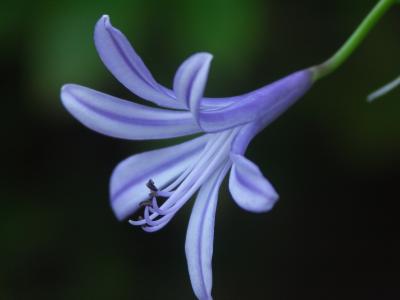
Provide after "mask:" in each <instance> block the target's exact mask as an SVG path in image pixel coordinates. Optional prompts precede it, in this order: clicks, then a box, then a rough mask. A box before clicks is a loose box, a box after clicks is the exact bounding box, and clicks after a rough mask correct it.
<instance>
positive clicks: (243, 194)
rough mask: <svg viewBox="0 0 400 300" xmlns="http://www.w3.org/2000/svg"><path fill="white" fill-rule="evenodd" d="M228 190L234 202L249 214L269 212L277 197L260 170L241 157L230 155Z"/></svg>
mask: <svg viewBox="0 0 400 300" xmlns="http://www.w3.org/2000/svg"><path fill="white" fill-rule="evenodd" d="M231 159H232V161H233V166H232V169H231V174H230V176H229V190H230V192H231V195H232V197H233V199H234V200H235V202H236V203H237V204H238V205H239V206H240V207H241V208H243V209H245V210H248V211H251V212H257V213H259V212H266V211H268V210H270V209H271V208H272V207H273V206H274V204H275V202H276V201H277V200H278V198H279V196H278V194H277V193H276V191H275V189H274V187H273V186H272V185H271V183H269V181H268V180H267V179H266V178H265V177H264V176H263V175H262V174H261V171H260V169H259V168H258V167H257V166H256V165H255V164H254V163H252V162H251V161H250V160H248V159H246V158H245V157H244V156H242V155H238V154H231Z"/></svg>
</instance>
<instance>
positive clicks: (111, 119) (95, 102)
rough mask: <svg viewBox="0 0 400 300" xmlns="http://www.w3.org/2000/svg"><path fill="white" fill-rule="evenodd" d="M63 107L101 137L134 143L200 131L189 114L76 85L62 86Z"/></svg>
mask: <svg viewBox="0 0 400 300" xmlns="http://www.w3.org/2000/svg"><path fill="white" fill-rule="evenodd" d="M61 99H62V102H63V104H64V106H65V108H66V109H67V110H68V111H69V112H70V113H71V114H72V115H73V116H74V117H75V118H77V119H78V120H79V121H80V122H81V123H82V124H84V125H85V126H87V127H89V128H90V129H92V130H95V131H97V132H100V133H102V134H105V135H108V136H112V137H117V138H123V139H133V140H150V139H162V138H170V137H177V136H183V135H189V134H193V133H196V132H199V131H200V128H199V127H198V126H197V125H196V123H195V121H194V120H193V117H192V115H191V113H190V112H182V111H173V110H166V109H159V108H153V107H148V106H145V105H140V104H136V103H133V102H130V101H126V100H122V99H119V98H116V97H113V96H110V95H107V94H104V93H100V92H98V91H95V90H92V89H89V88H86V87H83V86H79V85H75V84H67V85H64V86H63V88H62V90H61Z"/></svg>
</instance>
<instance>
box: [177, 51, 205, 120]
mask: <svg viewBox="0 0 400 300" xmlns="http://www.w3.org/2000/svg"><path fill="white" fill-rule="evenodd" d="M211 60H212V55H211V54H209V53H196V54H194V55H192V56H191V57H189V58H188V59H187V60H185V61H184V62H183V63H182V65H181V66H180V67H179V69H178V71H177V72H176V75H175V78H174V92H175V95H176V98H177V100H178V101H179V102H181V103H182V105H184V106H185V107H186V108H190V110H191V111H192V113H193V114H194V115H195V116H197V111H198V109H199V106H200V100H201V99H202V97H203V92H204V88H205V85H206V82H207V77H208V70H209V68H210V63H211Z"/></svg>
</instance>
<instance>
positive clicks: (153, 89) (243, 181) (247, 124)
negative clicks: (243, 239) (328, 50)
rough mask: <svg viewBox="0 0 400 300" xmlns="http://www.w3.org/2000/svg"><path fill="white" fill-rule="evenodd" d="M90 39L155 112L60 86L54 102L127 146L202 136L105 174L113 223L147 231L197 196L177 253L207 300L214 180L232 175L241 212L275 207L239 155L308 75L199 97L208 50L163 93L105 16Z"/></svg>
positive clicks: (268, 189) (253, 168) (306, 84)
mask: <svg viewBox="0 0 400 300" xmlns="http://www.w3.org/2000/svg"><path fill="white" fill-rule="evenodd" d="M94 41H95V44H96V48H97V51H98V53H99V55H100V57H101V59H102V61H103V63H104V64H105V65H106V67H107V68H108V69H109V70H110V72H111V73H112V74H113V75H114V76H115V77H116V78H117V79H118V80H119V81H120V82H121V83H122V84H123V85H124V86H125V87H126V88H128V89H129V90H130V91H131V92H132V93H134V94H135V95H137V96H139V97H140V98H143V99H145V100H148V101H150V102H153V103H154V104H157V105H158V106H160V107H162V108H155V107H154V106H146V105H141V104H136V103H133V102H131V101H127V100H122V99H119V98H116V97H113V96H110V95H107V94H104V93H101V92H98V91H95V90H92V89H89V88H86V87H83V86H80V85H75V84H66V85H64V86H63V87H62V91H61V99H62V103H63V104H64V106H65V108H66V109H67V110H68V111H69V112H70V113H71V114H72V115H73V116H74V117H75V118H76V119H78V120H79V121H80V122H81V123H82V124H84V125H85V126H87V127H89V128H90V129H92V130H95V131H97V132H100V133H102V134H105V135H108V136H111V137H117V138H122V139H129V140H152V139H166V138H173V137H179V136H185V135H193V134H198V133H202V135H200V136H198V135H196V137H194V138H192V139H191V140H189V141H186V142H184V143H181V144H179V145H176V146H171V147H166V148H162V149H158V150H154V151H148V152H145V153H140V154H136V155H133V156H131V157H129V158H127V159H125V160H124V161H122V162H121V163H120V164H119V165H118V166H117V167H116V168H115V170H114V171H113V174H112V177H111V184H110V198H111V207H112V209H113V211H114V213H115V215H116V216H117V218H118V219H119V220H123V219H126V218H130V217H132V216H133V215H134V214H135V215H136V216H137V215H139V214H140V216H138V217H134V218H131V219H130V221H129V222H130V223H131V224H132V225H136V226H140V227H141V228H142V229H143V230H145V231H148V232H154V231H157V230H159V229H161V228H163V227H164V226H165V225H166V224H168V222H169V221H170V220H171V219H172V218H173V216H174V215H175V214H176V213H177V212H178V211H179V209H180V208H181V207H182V206H183V205H184V204H185V203H186V202H187V201H188V200H189V199H190V198H191V197H192V196H193V195H194V194H195V193H196V192H197V191H199V192H198V195H197V199H196V202H195V204H194V207H193V210H192V213H191V217H190V221H189V226H188V229H187V236H186V245H185V250H186V257H187V262H188V268H189V274H190V279H191V283H192V287H193V290H194V292H195V294H196V296H197V297H198V298H199V299H211V298H212V297H211V287H212V269H211V260H212V252H213V238H214V221H215V211H216V206H217V199H218V191H219V187H220V185H221V182H222V181H223V179H224V177H225V175H226V174H227V173H228V172H229V170H230V175H229V190H230V193H231V195H232V198H233V200H234V201H235V202H236V203H237V204H238V205H239V206H240V207H241V208H243V209H245V210H248V211H251V212H256V213H260V212H266V211H269V210H270V209H271V208H272V207H273V205H274V204H275V202H276V201H277V199H278V194H277V193H276V191H275V189H274V188H273V186H272V185H271V184H270V182H269V181H268V180H267V179H266V178H265V177H264V176H263V175H262V173H261V171H260V169H259V168H258V167H257V165H256V164H254V163H253V162H251V161H250V160H248V159H247V158H246V157H245V156H244V153H245V151H246V149H247V146H248V145H249V143H250V141H251V140H252V139H253V138H254V136H255V135H256V134H257V133H258V132H260V131H261V130H262V129H263V128H265V127H266V126H267V125H268V124H270V123H271V122H272V121H274V120H275V119H276V118H277V117H278V116H279V115H281V114H282V113H283V112H284V111H286V109H288V108H289V107H290V106H291V105H292V104H294V103H295V102H296V101H297V100H298V99H299V98H300V97H301V96H302V95H303V94H304V93H305V92H306V91H307V90H308V89H309V88H310V86H311V84H312V76H311V75H312V74H311V71H310V70H309V69H305V70H301V71H298V72H295V73H293V74H291V75H289V76H287V77H284V78H283V79H280V80H278V81H275V82H273V83H271V84H269V85H266V86H264V87H262V88H259V89H257V90H255V91H253V92H250V93H247V94H244V95H240V96H235V97H227V98H207V97H204V95H203V94H204V89H205V86H206V81H207V77H208V71H209V67H210V62H211V59H212V56H211V55H210V54H208V53H197V54H194V55H192V56H191V57H189V58H188V59H187V60H185V61H184V62H183V63H182V65H181V66H180V67H179V68H178V71H177V72H176V74H175V78H174V81H173V87H172V89H168V88H166V87H164V86H162V85H160V84H159V83H157V82H156V80H155V79H154V78H153V76H152V75H151V73H150V71H149V70H148V69H147V68H146V66H145V64H144V63H143V61H142V60H141V58H140V57H139V56H138V55H137V53H136V52H135V50H134V49H133V48H132V46H131V45H130V43H129V42H128V40H127V39H126V37H125V36H124V35H123V34H122V33H121V32H120V31H119V30H118V29H116V28H114V27H112V25H111V23H110V19H109V17H108V16H106V15H105V16H103V17H101V18H100V20H99V21H98V22H97V24H96V27H95V32H94Z"/></svg>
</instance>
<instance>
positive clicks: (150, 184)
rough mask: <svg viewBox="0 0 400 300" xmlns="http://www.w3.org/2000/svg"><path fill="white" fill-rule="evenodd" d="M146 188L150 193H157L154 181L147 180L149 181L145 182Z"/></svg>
mask: <svg viewBox="0 0 400 300" xmlns="http://www.w3.org/2000/svg"><path fill="white" fill-rule="evenodd" d="M146 186H147V187H148V188H149V190H150V191H152V192H157V191H158V188H157V187H156V185H155V184H154V181H153V180H152V179H149V181H147V183H146Z"/></svg>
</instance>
